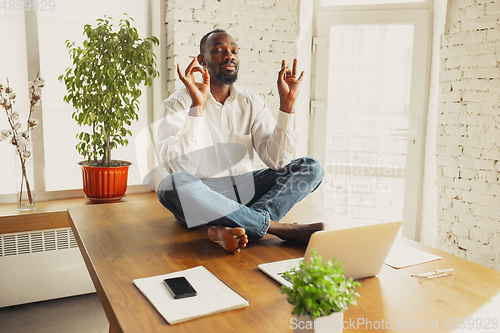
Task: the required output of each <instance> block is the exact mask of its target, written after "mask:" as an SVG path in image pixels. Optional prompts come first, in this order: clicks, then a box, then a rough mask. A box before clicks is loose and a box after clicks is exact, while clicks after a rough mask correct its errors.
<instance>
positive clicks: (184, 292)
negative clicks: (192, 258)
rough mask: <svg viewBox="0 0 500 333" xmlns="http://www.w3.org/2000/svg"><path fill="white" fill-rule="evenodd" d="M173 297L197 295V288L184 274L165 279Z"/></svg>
mask: <svg viewBox="0 0 500 333" xmlns="http://www.w3.org/2000/svg"><path fill="white" fill-rule="evenodd" d="M163 283H164V284H165V286H166V287H167V289H168V291H169V292H170V294H171V295H172V297H173V298H175V299H179V298H186V297H193V296H196V295H197V293H196V290H194V288H193V286H192V285H191V284H190V283H189V281H188V280H186V278H185V277H184V276H181V277H175V278H170V279H165V280H163Z"/></svg>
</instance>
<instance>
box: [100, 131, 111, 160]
mask: <svg viewBox="0 0 500 333" xmlns="http://www.w3.org/2000/svg"><path fill="white" fill-rule="evenodd" d="M104 148H105V149H104V156H103V158H102V166H105V167H107V166H109V163H110V162H111V135H110V134H108V137H107V138H106V143H105V147H104Z"/></svg>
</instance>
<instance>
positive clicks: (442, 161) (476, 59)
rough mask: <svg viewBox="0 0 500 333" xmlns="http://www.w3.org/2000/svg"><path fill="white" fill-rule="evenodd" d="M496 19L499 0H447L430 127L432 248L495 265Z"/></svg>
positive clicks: (498, 195)
mask: <svg viewBox="0 0 500 333" xmlns="http://www.w3.org/2000/svg"><path fill="white" fill-rule="evenodd" d="M437 3H438V4H440V2H439V1H438V2H437ZM499 17H500V1H499V0H487V1H486V0H455V1H451V2H450V5H449V7H448V13H447V22H446V28H448V30H447V31H445V35H444V38H443V40H442V45H441V50H440V57H441V61H440V63H441V70H442V71H441V74H440V80H439V94H440V96H439V103H438V111H437V128H436V133H437V136H436V162H437V163H436V164H437V168H436V172H437V173H436V183H437V197H438V201H437V218H438V220H437V239H436V243H437V247H438V248H440V249H442V250H445V251H447V252H449V253H452V254H455V255H458V256H460V257H463V258H466V259H469V260H471V261H474V262H477V263H480V264H482V265H485V266H487V267H491V268H494V269H497V270H500V221H499V219H500V181H499V170H500V67H499V50H500V26H499V24H498V21H497V20H498V18H499Z"/></svg>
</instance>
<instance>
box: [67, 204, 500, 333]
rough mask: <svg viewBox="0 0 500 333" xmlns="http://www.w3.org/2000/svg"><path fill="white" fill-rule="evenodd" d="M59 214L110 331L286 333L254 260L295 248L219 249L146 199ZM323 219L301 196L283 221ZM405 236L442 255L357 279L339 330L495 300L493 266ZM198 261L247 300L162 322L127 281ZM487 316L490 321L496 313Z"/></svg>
mask: <svg viewBox="0 0 500 333" xmlns="http://www.w3.org/2000/svg"><path fill="white" fill-rule="evenodd" d="M68 215H69V221H70V224H71V227H72V229H73V232H74V234H75V237H76V240H77V242H78V245H79V247H80V250H81V252H82V255H83V258H84V260H85V263H86V265H87V268H88V270H89V273H90V275H91V277H92V280H93V282H94V285H95V288H96V290H97V293H98V295H99V298H100V300H101V303H102V305H103V308H104V311H105V313H106V315H107V317H108V320H109V323H110V330H112V332H114V333H120V332H127V333H131V332H138V333H144V332H148V333H153V332H291V331H292V329H291V328H290V320H291V318H292V316H291V310H292V306H291V305H290V304H288V303H287V301H286V297H285V295H282V294H281V293H280V288H279V284H278V283H276V282H275V281H274V280H272V279H270V278H269V277H268V276H266V275H265V274H263V273H262V272H261V271H259V269H258V268H257V265H258V264H260V263H264V262H271V261H276V260H282V259H289V258H296V257H301V256H303V253H304V250H305V245H297V244H291V243H289V242H285V241H281V240H280V239H278V238H276V237H274V236H271V235H266V237H264V239H262V240H261V241H259V242H254V243H251V244H249V246H248V247H247V248H246V249H243V250H242V251H241V253H239V254H236V255H234V254H229V253H227V252H226V251H224V250H223V249H222V248H221V247H220V246H218V245H216V244H214V243H212V242H211V241H210V240H209V239H208V238H207V227H201V228H199V229H196V230H188V229H186V228H185V227H183V226H181V225H179V224H178V223H177V222H176V221H175V220H174V218H173V216H172V215H171V214H170V213H169V212H168V211H167V210H166V209H165V208H163V207H162V206H161V204H160V203H158V202H157V201H156V200H147V201H137V202H127V203H116V204H106V205H92V206H86V207H80V208H71V209H69V211H68ZM331 216H332V214H331V213H329V212H328V211H326V210H322V209H319V208H317V207H315V206H312V205H310V204H307V203H304V202H302V203H299V204H298V205H297V206H296V207H294V209H293V210H292V211H291V212H290V213H289V214H288V215H287V216H286V217H285V218H284V219H283V222H294V221H318V220H324V221H326V220H331V219H332V218H331ZM405 242H406V243H407V244H410V245H411V246H414V247H416V248H419V249H422V250H425V251H427V252H431V253H434V254H438V255H440V256H442V257H443V259H441V260H438V261H434V262H430V263H425V264H421V265H417V266H413V267H409V268H404V269H399V270H396V269H393V268H390V267H388V266H385V265H384V268H383V269H382V271H381V272H380V273H379V274H378V275H377V276H376V277H372V278H368V279H363V280H360V282H361V284H362V287H360V288H358V291H359V293H360V298H359V302H358V305H357V306H351V307H350V308H349V310H348V311H347V312H346V313H345V314H344V321H345V322H344V325H345V328H344V332H371V331H373V332H386V331H387V332H389V331H390V332H450V331H452V329H451V328H452V325H453V323H454V321H453V320H454V318H457V320H458V321H459V320H460V318H470V317H472V316H474V313H475V312H476V311H478V310H479V309H480V308H482V307H483V310H484V306H486V307H487V306H488V305H491V306H493V305H492V303H491V301H492V299H493V298H494V297H495V296H496V298H495V300H498V298H499V297H500V293H499V292H500V272H498V271H494V270H491V269H488V268H486V267H484V266H481V265H478V264H475V263H472V262H469V261H467V260H464V259H461V258H458V257H455V256H452V255H449V254H446V253H444V252H441V251H438V250H435V249H432V248H429V247H427V246H424V245H421V244H418V243H416V242H412V241H405ZM199 265H203V266H205V267H206V268H207V269H208V270H210V271H211V272H212V273H214V274H215V275H216V276H218V277H219V278H220V279H222V280H224V281H225V282H226V283H228V284H229V285H230V286H231V287H232V288H234V289H235V290H236V291H238V292H239V293H240V294H241V295H243V296H244V297H246V298H247V299H248V300H249V303H250V305H249V306H248V307H245V308H242V309H237V310H232V311H227V312H224V313H220V314H216V315H212V316H208V317H204V318H199V319H195V320H191V321H188V322H184V323H180V324H175V325H168V324H167V323H166V322H165V320H164V319H163V318H162V317H161V316H160V315H159V314H158V313H157V311H156V310H155V309H154V308H153V306H152V305H151V304H150V303H149V302H148V301H147V300H146V298H144V296H143V295H142V294H141V293H140V292H139V290H138V289H137V288H136V287H135V286H134V285H133V283H132V280H134V279H137V278H143V277H149V276H155V275H160V274H167V273H171V272H175V271H179V270H183V269H187V268H191V267H195V266H199ZM444 268H454V269H455V275H454V276H452V277H441V278H436V279H433V280H429V281H425V282H421V283H419V282H418V281H417V279H415V278H412V277H411V276H410V275H411V274H412V273H422V272H427V271H433V270H435V269H444ZM496 304H498V302H497V303H496ZM495 313H498V315H497V318H496V319H497V320H500V311H498V309H497V311H496V312H495ZM479 315H481V314H480V313H479ZM484 319H485V318H483V320H484ZM490 320H491V318H490ZM447 321H448V326H446V323H447ZM369 322H371V326H372V329H370V326H369V325H370V324H369ZM455 322H456V321H455ZM389 323H390V325H391V326H392V329H389V328H390V327H389ZM436 324H437V325H438V326H437V327H435V325H436ZM429 325H431V327H430V328H429ZM493 331H494V330H486V331H485V332H493ZM470 332H475V331H474V330H471V331H470Z"/></svg>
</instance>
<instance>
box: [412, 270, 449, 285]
mask: <svg viewBox="0 0 500 333" xmlns="http://www.w3.org/2000/svg"><path fill="white" fill-rule="evenodd" d="M453 274H455V270H454V269H453V268H448V269H438V270H435V271H433V272H427V273H420V274H412V275H411V276H412V277H416V278H418V281H419V282H420V281H422V280H426V279H433V278H437V277H441V276H448V275H453Z"/></svg>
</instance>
